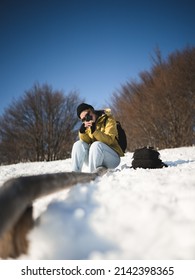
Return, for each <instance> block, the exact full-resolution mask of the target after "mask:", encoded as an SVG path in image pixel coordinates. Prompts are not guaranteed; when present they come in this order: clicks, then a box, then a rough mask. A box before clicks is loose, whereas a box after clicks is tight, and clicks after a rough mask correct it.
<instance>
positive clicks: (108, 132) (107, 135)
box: [93, 118, 118, 145]
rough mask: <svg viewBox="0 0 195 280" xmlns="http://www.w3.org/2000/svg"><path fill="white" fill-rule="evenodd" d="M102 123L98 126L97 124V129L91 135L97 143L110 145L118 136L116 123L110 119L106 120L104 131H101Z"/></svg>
mask: <svg viewBox="0 0 195 280" xmlns="http://www.w3.org/2000/svg"><path fill="white" fill-rule="evenodd" d="M101 127H102V123H101V124H100V126H98V124H97V129H96V130H95V131H94V133H93V137H94V138H95V139H96V140H97V141H101V142H103V143H105V144H107V145H112V144H113V143H114V141H116V140H115V139H116V137H117V136H118V132H117V128H116V122H115V120H114V119H112V118H108V119H107V121H106V124H105V128H104V131H103V130H101Z"/></svg>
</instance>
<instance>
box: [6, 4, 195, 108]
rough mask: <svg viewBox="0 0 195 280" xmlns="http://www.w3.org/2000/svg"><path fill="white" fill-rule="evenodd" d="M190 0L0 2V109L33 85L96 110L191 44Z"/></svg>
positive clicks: (194, 20) (194, 32)
mask: <svg viewBox="0 0 195 280" xmlns="http://www.w3.org/2000/svg"><path fill="white" fill-rule="evenodd" d="M193 2H194V1H193V0H159V1H158V0H151V1H150V0H145V1H141V0H134V1H132V0H116V1H115V0H91V1H89V0H64V1H63V0H2V1H1V4H0V113H2V111H3V109H4V108H5V107H7V106H9V105H10V103H11V102H12V100H13V98H15V99H18V98H19V97H20V96H22V95H23V94H24V91H25V90H29V89H31V88H32V86H33V85H34V83H36V82H38V83H39V84H43V83H48V84H49V85H51V86H52V87H53V89H54V90H63V91H64V92H65V93H69V92H70V91H71V90H78V92H79V95H80V98H85V100H86V102H88V103H91V104H92V105H94V106H95V107H96V108H101V107H102V106H104V105H105V104H106V103H109V102H110V97H111V96H112V93H113V92H114V91H116V90H117V89H119V88H120V86H121V84H124V83H125V82H126V81H128V80H131V79H137V78H138V74H139V73H140V72H141V71H144V70H149V69H150V67H151V55H153V54H154V49H155V48H156V46H158V47H159V48H160V49H161V51H162V55H163V57H165V58H166V57H167V55H168V54H169V53H171V52H173V51H175V50H176V49H178V50H182V49H183V48H185V47H186V46H187V45H189V46H195V9H194V3H193Z"/></svg>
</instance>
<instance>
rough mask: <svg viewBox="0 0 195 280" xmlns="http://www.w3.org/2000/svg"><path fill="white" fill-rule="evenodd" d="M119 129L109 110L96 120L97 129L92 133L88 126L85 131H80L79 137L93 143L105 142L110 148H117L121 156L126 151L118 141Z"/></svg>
mask: <svg viewBox="0 0 195 280" xmlns="http://www.w3.org/2000/svg"><path fill="white" fill-rule="evenodd" d="M117 137H118V131H117V126H116V121H115V119H114V117H113V116H112V115H111V114H110V112H109V111H106V110H105V111H104V113H103V114H102V115H100V116H99V117H98V118H97V120H96V129H95V131H94V132H93V133H91V129H90V128H87V129H86V130H85V133H81V132H79V139H80V140H82V141H84V142H86V143H88V144H92V143H93V142H95V141H100V142H102V143H105V144H106V145H108V146H109V147H110V148H112V149H113V150H115V151H116V152H117V154H118V155H119V156H121V157H122V156H124V153H123V151H122V149H121V147H120V146H119V144H118V141H117Z"/></svg>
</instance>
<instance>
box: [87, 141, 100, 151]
mask: <svg viewBox="0 0 195 280" xmlns="http://www.w3.org/2000/svg"><path fill="white" fill-rule="evenodd" d="M99 148H102V142H100V141H95V142H93V143H92V144H91V147H90V150H97V149H99Z"/></svg>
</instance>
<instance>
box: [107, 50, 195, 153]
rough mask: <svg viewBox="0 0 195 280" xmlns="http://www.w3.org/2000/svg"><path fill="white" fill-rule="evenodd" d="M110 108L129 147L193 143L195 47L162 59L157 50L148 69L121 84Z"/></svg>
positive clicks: (194, 123) (129, 148) (186, 144)
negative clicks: (135, 78) (125, 135)
mask: <svg viewBox="0 0 195 280" xmlns="http://www.w3.org/2000/svg"><path fill="white" fill-rule="evenodd" d="M111 107H112V110H113V112H114V113H115V116H116V118H118V119H120V121H121V123H122V124H123V126H124V128H125V130H126V133H127V138H128V150H129V151H133V150H135V149H136V148H138V147H142V146H147V145H150V146H154V147H157V148H159V149H163V148H172V147H180V146H191V145H194V144H195V48H189V47H187V48H185V49H184V50H183V51H175V52H174V53H172V54H170V55H169V56H168V58H167V59H166V60H165V59H163V58H162V55H161V52H160V50H159V49H156V51H155V56H154V57H153V63H152V67H151V70H150V71H144V72H142V73H140V75H139V81H130V82H127V83H126V84H124V85H122V86H121V88H120V90H119V91H118V92H116V93H114V94H113V96H112V104H111Z"/></svg>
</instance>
